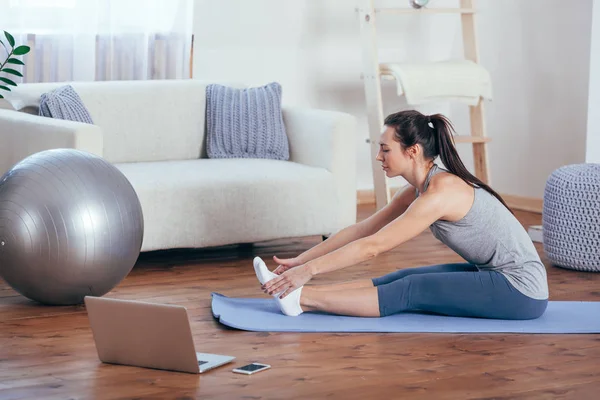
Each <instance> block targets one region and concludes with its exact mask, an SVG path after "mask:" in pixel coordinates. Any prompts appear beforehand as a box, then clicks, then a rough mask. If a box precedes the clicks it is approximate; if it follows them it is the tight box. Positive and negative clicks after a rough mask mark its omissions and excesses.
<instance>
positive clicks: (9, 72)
mask: <svg viewBox="0 0 600 400" xmlns="http://www.w3.org/2000/svg"><path fill="white" fill-rule="evenodd" d="M2 72H6V73H7V74H13V75H16V76H20V77H23V74H22V73H20V72H19V71H17V70H16V69H12V68H3V69H2Z"/></svg>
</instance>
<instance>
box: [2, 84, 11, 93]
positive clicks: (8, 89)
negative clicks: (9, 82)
mask: <svg viewBox="0 0 600 400" xmlns="http://www.w3.org/2000/svg"><path fill="white" fill-rule="evenodd" d="M0 89H4V90H6V91H7V92H10V88H9V87H8V86H2V85H0Z"/></svg>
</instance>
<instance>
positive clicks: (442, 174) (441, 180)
mask: <svg viewBox="0 0 600 400" xmlns="http://www.w3.org/2000/svg"><path fill="white" fill-rule="evenodd" d="M469 188H470V186H469V185H468V184H467V183H466V182H465V181H463V180H462V179H461V178H459V177H458V176H456V175H454V174H453V173H451V172H449V171H446V170H440V171H439V172H438V173H436V174H435V175H433V176H432V177H431V179H430V181H429V187H428V188H427V190H428V191H432V192H444V193H448V192H452V191H457V190H458V191H462V190H465V189H469Z"/></svg>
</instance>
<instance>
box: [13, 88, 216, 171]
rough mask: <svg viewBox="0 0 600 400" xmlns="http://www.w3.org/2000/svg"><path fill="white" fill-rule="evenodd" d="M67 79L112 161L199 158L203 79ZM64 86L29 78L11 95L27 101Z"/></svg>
mask: <svg viewBox="0 0 600 400" xmlns="http://www.w3.org/2000/svg"><path fill="white" fill-rule="evenodd" d="M69 84H70V85H71V86H72V87H73V88H74V89H75V90H76V91H77V94H78V95H79V97H80V98H81V100H82V101H83V103H84V104H85V106H86V108H87V109H88V110H89V112H90V115H91V117H92V119H93V120H94V124H95V125H98V126H99V127H100V128H101V129H102V138H103V142H104V149H103V150H104V151H103V157H104V158H105V159H107V160H108V161H110V162H112V163H121V162H138V161H139V162H142V161H163V160H186V159H197V158H199V157H201V156H202V154H203V153H205V152H206V151H205V149H204V148H203V146H204V115H205V114H204V109H205V101H206V85H207V82H204V81H200V80H195V79H182V80H176V79H173V80H171V79H165V80H140V81H95V82H83V81H82V82H70V83H69ZM64 85H65V83H57V82H51V83H28V84H24V85H20V86H19V87H18V88H15V90H14V92H15V93H13V94H12V96H14V98H22V99H29V100H28V101H27V102H26V103H27V104H25V105H31V103H32V101H31V99H35V98H39V97H41V95H42V94H43V93H46V92H49V91H51V90H53V89H56V88H58V87H60V86H64ZM21 103H23V102H21ZM17 105H18V106H24V105H22V104H17Z"/></svg>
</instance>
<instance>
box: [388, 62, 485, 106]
mask: <svg viewBox="0 0 600 400" xmlns="http://www.w3.org/2000/svg"><path fill="white" fill-rule="evenodd" d="M382 67H384V68H387V69H388V70H389V71H390V73H391V74H392V75H393V76H394V78H395V79H396V82H397V87H398V95H399V96H401V95H404V96H405V97H406V101H407V102H408V104H424V103H431V102H439V101H460V102H463V103H466V104H469V105H476V104H477V103H478V102H479V98H480V97H481V98H484V99H487V100H491V99H492V82H491V79H490V74H489V72H488V71H487V70H486V69H485V68H483V67H482V66H481V65H479V64H476V63H474V62H473V61H469V60H456V61H453V60H450V61H437V62H428V63H418V64H391V63H387V64H382Z"/></svg>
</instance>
